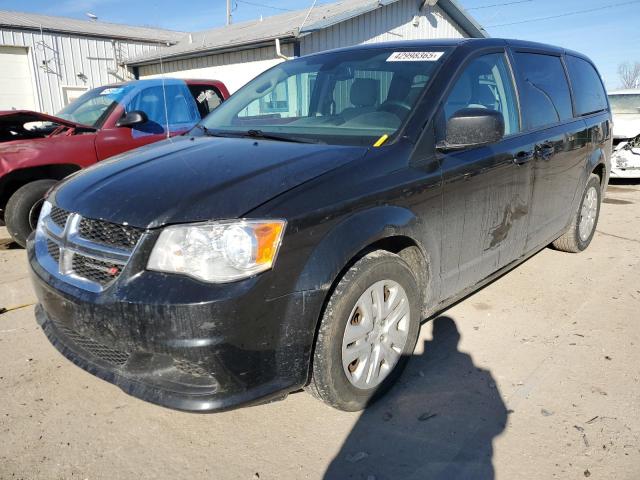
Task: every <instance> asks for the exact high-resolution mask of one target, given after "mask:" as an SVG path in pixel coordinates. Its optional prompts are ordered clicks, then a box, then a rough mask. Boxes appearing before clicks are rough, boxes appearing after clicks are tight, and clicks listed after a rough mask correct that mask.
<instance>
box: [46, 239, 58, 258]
mask: <svg viewBox="0 0 640 480" xmlns="http://www.w3.org/2000/svg"><path fill="white" fill-rule="evenodd" d="M47 252H48V253H49V255H51V258H53V259H54V260H55V261H56V262H59V261H60V247H59V246H58V244H57V243H55V242H54V241H53V240H49V239H48V238H47Z"/></svg>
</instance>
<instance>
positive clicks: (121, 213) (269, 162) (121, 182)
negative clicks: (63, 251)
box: [50, 136, 368, 228]
mask: <svg viewBox="0 0 640 480" xmlns="http://www.w3.org/2000/svg"><path fill="white" fill-rule="evenodd" d="M367 151H368V147H351V146H335V145H333V146H332V145H319V144H300V143H285V142H278V141H268V140H254V139H245V138H218V137H195V138H192V137H186V136H183V137H177V138H175V139H170V140H165V141H163V142H159V143H156V144H154V145H151V146H148V147H145V148H142V149H138V150H135V151H133V152H131V153H128V154H125V155H122V156H119V157H114V158H113V159H111V160H108V161H106V162H101V163H100V164H98V165H96V166H94V167H91V168H88V169H86V170H82V171H80V172H78V173H76V174H74V175H73V176H72V177H71V178H69V179H68V180H67V181H65V182H63V183H62V184H60V185H59V186H58V187H57V188H56V189H55V190H54V191H53V192H52V194H51V197H50V198H51V200H52V201H53V203H55V204H56V205H58V206H60V207H61V208H64V209H65V210H69V211H72V212H78V213H80V214H81V215H83V216H85V217H89V218H95V219H101V220H106V221H109V222H113V223H119V224H125V223H126V224H129V225H133V226H136V227H140V228H155V227H160V226H163V225H167V224H174V223H187V222H199V221H206V220H215V219H227V218H229V219H231V218H238V217H242V216H243V215H245V214H247V213H248V212H250V211H251V210H253V209H254V208H256V207H258V206H259V205H261V204H263V203H265V202H267V201H269V200H271V199H272V198H274V197H276V196H278V195H280V194H282V193H284V192H286V191H288V190H290V189H292V188H294V187H296V186H298V185H300V184H301V183H304V182H306V181H309V180H311V179H313V178H315V177H318V176H320V175H322V174H324V173H327V172H329V171H331V170H333V169H335V168H338V167H340V166H341V165H344V164H345V163H347V162H350V161H352V160H355V159H359V158H362V157H363V156H364V155H365V154H366V152H367Z"/></svg>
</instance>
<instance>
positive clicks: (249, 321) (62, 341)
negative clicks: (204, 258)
mask: <svg viewBox="0 0 640 480" xmlns="http://www.w3.org/2000/svg"><path fill="white" fill-rule="evenodd" d="M29 261H30V265H31V271H32V279H33V283H34V287H35V291H36V295H37V296H38V300H39V305H38V306H37V308H36V316H37V320H38V322H39V324H40V325H41V326H42V329H43V331H44V332H45V334H46V335H47V337H48V338H49V340H50V341H51V343H52V344H53V345H54V346H55V347H56V348H57V349H58V350H59V351H60V352H61V353H62V354H63V355H64V356H65V357H67V358H68V359H69V360H71V361H72V362H73V363H75V364H76V365H78V366H80V367H81V368H83V369H85V370H87V371H88V372H90V373H92V374H94V375H96V376H98V377H100V378H102V379H104V380H106V381H108V382H111V383H113V384H115V385H117V386H118V387H120V388H121V389H122V390H124V391H125V392H126V393H128V394H130V395H133V396H135V397H138V398H141V399H143V400H145V401H149V402H152V403H155V404H158V405H162V406H165V407H169V408H173V409H177V410H183V411H191V412H214V411H221V410H226V409H230V408H234V407H238V406H244V405H251V404H256V403H264V402H268V401H272V400H276V399H280V398H284V397H285V396H286V395H287V394H288V393H290V392H292V391H294V390H298V389H300V388H301V387H303V386H304V385H305V383H306V382H307V380H308V372H309V362H310V355H311V350H312V344H313V337H314V333H315V326H316V321H317V319H318V317H319V313H320V309H321V305H322V299H323V293H322V292H320V291H315V292H296V293H292V294H290V295H286V296H280V297H278V298H274V299H268V300H267V298H268V296H267V293H268V288H269V287H268V285H269V284H268V280H267V281H263V279H261V278H254V279H250V280H247V281H245V282H239V283H237V284H233V285H226V286H212V285H205V284H203V283H201V282H197V281H195V280H191V279H188V278H184V277H180V276H174V275H164V274H159V273H154V272H138V273H137V274H135V275H131V276H127V275H125V274H126V272H123V277H124V278H122V279H119V280H118V282H117V283H116V284H114V285H113V286H112V287H110V288H109V289H108V290H105V291H104V292H102V293H100V294H96V293H92V292H87V291H83V290H80V289H78V288H77V287H74V286H72V285H69V284H67V283H65V282H62V281H61V280H60V279H58V278H55V277H52V276H51V275H50V274H49V273H48V272H47V271H45V270H44V269H43V268H42V267H41V266H40V265H39V264H38V262H37V261H36V259H35V258H34V255H33V249H30V250H29Z"/></svg>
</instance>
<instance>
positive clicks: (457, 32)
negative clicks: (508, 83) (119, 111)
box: [127, 0, 487, 92]
mask: <svg viewBox="0 0 640 480" xmlns="http://www.w3.org/2000/svg"><path fill="white" fill-rule="evenodd" d="M309 3H310V2H309ZM486 36H487V33H486V32H485V31H484V29H483V28H482V27H481V26H480V25H478V24H477V23H476V22H475V21H474V20H473V18H471V17H470V16H469V15H468V14H467V13H466V12H465V11H464V10H463V9H462V8H461V7H460V6H459V5H458V4H457V2H456V1H455V0H343V1H340V2H338V3H332V4H326V5H318V6H316V7H315V8H313V9H308V8H307V9H305V10H299V11H295V12H287V13H284V14H281V15H276V16H273V17H267V18H265V19H263V20H256V21H251V22H243V23H238V24H233V25H230V26H226V27H221V28H215V29H212V30H207V31H203V32H197V33H192V34H188V35H186V36H185V37H183V38H182V39H181V40H180V41H179V42H178V43H177V44H176V45H174V46H171V47H169V48H166V49H159V50H156V51H153V52H149V53H147V54H144V55H142V56H139V57H136V58H133V59H130V60H129V61H128V62H127V65H128V66H129V67H130V68H131V69H132V71H133V72H134V74H135V75H136V76H137V77H139V78H144V77H157V76H159V75H162V74H165V75H169V76H172V77H181V78H215V79H217V80H222V81H223V82H224V83H225V84H226V85H227V87H228V88H229V91H231V92H234V91H235V90H237V89H238V88H240V87H241V86H242V85H244V84H245V83H247V82H248V81H249V80H251V79H252V78H253V77H255V76H256V75H258V74H259V73H261V72H263V71H264V70H266V69H267V68H269V67H271V66H273V65H275V64H277V63H279V62H282V61H284V58H283V57H297V56H300V55H305V54H308V53H313V52H318V51H322V50H328V49H332V48H339V47H346V46H350V45H357V44H362V43H379V42H387V41H393V40H417V39H432V38H460V37H486ZM276 40H277V41H278V43H279V44H280V49H281V50H280V54H278V52H277V48H276Z"/></svg>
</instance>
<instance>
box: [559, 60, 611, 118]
mask: <svg viewBox="0 0 640 480" xmlns="http://www.w3.org/2000/svg"><path fill="white" fill-rule="evenodd" d="M567 67H568V68H569V76H570V77H571V83H572V84H573V92H574V94H575V97H576V110H577V113H578V115H588V114H590V113H594V112H599V111H601V110H606V109H607V94H606V93H605V91H604V87H603V86H602V81H601V80H600V76H599V75H598V72H597V71H596V69H595V68H593V65H591V64H590V63H589V62H587V61H585V60H583V59H581V58H578V57H573V56H571V55H567Z"/></svg>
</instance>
